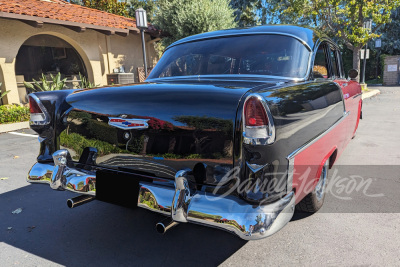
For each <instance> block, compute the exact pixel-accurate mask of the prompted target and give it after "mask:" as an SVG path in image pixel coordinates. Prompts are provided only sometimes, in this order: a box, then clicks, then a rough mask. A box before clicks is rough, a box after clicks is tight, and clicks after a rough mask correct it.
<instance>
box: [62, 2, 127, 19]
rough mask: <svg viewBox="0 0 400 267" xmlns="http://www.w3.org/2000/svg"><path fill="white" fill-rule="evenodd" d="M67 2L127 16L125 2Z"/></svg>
mask: <svg viewBox="0 0 400 267" xmlns="http://www.w3.org/2000/svg"><path fill="white" fill-rule="evenodd" d="M68 2H70V3H72V4H77V5H82V6H85V7H89V8H93V9H98V10H101V11H105V12H108V13H112V14H116V15H120V16H127V15H128V10H127V3H126V0H125V1H124V2H121V1H118V0H69V1H68Z"/></svg>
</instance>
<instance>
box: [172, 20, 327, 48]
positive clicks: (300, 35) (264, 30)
mask: <svg viewBox="0 0 400 267" xmlns="http://www.w3.org/2000/svg"><path fill="white" fill-rule="evenodd" d="M252 34H283V35H290V36H292V37H294V38H296V39H298V40H299V41H301V42H302V43H304V44H305V45H306V46H308V47H309V48H310V49H311V50H313V49H314V47H315V45H316V44H318V43H319V40H320V39H327V40H329V38H327V37H326V36H325V35H323V34H321V33H320V32H318V31H316V30H315V29H311V28H307V27H300V26H295V25H264V26H254V27H245V28H236V29H228V30H219V31H213V32H206V33H201V34H196V35H192V36H189V37H186V38H183V39H181V40H179V41H176V42H175V43H173V44H171V45H170V46H169V47H168V48H170V47H172V46H175V45H178V44H182V43H187V42H192V41H197V40H202V39H211V38H217V37H223V36H238V35H252ZM330 42H331V43H334V42H332V41H331V40H330Z"/></svg>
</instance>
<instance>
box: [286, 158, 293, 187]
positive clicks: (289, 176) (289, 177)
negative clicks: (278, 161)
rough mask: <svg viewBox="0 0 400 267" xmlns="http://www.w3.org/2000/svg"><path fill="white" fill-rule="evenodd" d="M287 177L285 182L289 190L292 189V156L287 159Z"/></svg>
mask: <svg viewBox="0 0 400 267" xmlns="http://www.w3.org/2000/svg"><path fill="white" fill-rule="evenodd" d="M288 160H289V163H288V179H287V184H286V190H287V192H291V191H292V190H293V174H294V157H293V158H290V159H288Z"/></svg>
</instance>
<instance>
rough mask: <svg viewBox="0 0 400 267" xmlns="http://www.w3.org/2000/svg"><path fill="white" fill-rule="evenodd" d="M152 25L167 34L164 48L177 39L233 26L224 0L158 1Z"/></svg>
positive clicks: (229, 11) (230, 12) (227, 3)
mask: <svg viewBox="0 0 400 267" xmlns="http://www.w3.org/2000/svg"><path fill="white" fill-rule="evenodd" d="M158 6H159V8H158V10H157V12H156V16H155V18H154V24H155V25H156V26H157V27H158V28H159V29H162V31H163V32H165V33H168V35H169V36H168V37H165V38H163V39H162V44H163V46H164V47H166V46H168V45H170V44H171V43H173V42H174V41H177V40H179V39H181V38H184V37H187V36H190V35H194V34H199V33H203V32H208V31H215V30H220V29H228V28H233V27H235V26H236V23H235V22H234V15H233V9H232V8H231V7H230V6H229V2H228V1H227V0H198V1H190V0H172V1H168V0H159V1H158Z"/></svg>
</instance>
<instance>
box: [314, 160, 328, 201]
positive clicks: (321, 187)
mask: <svg viewBox="0 0 400 267" xmlns="http://www.w3.org/2000/svg"><path fill="white" fill-rule="evenodd" d="M327 176H328V166H327V164H326V163H325V164H324V166H323V167H322V171H321V176H320V178H319V181H318V183H317V185H316V186H315V195H316V197H317V200H318V201H321V200H322V199H323V198H324V194H325V186H326V177H327Z"/></svg>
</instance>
